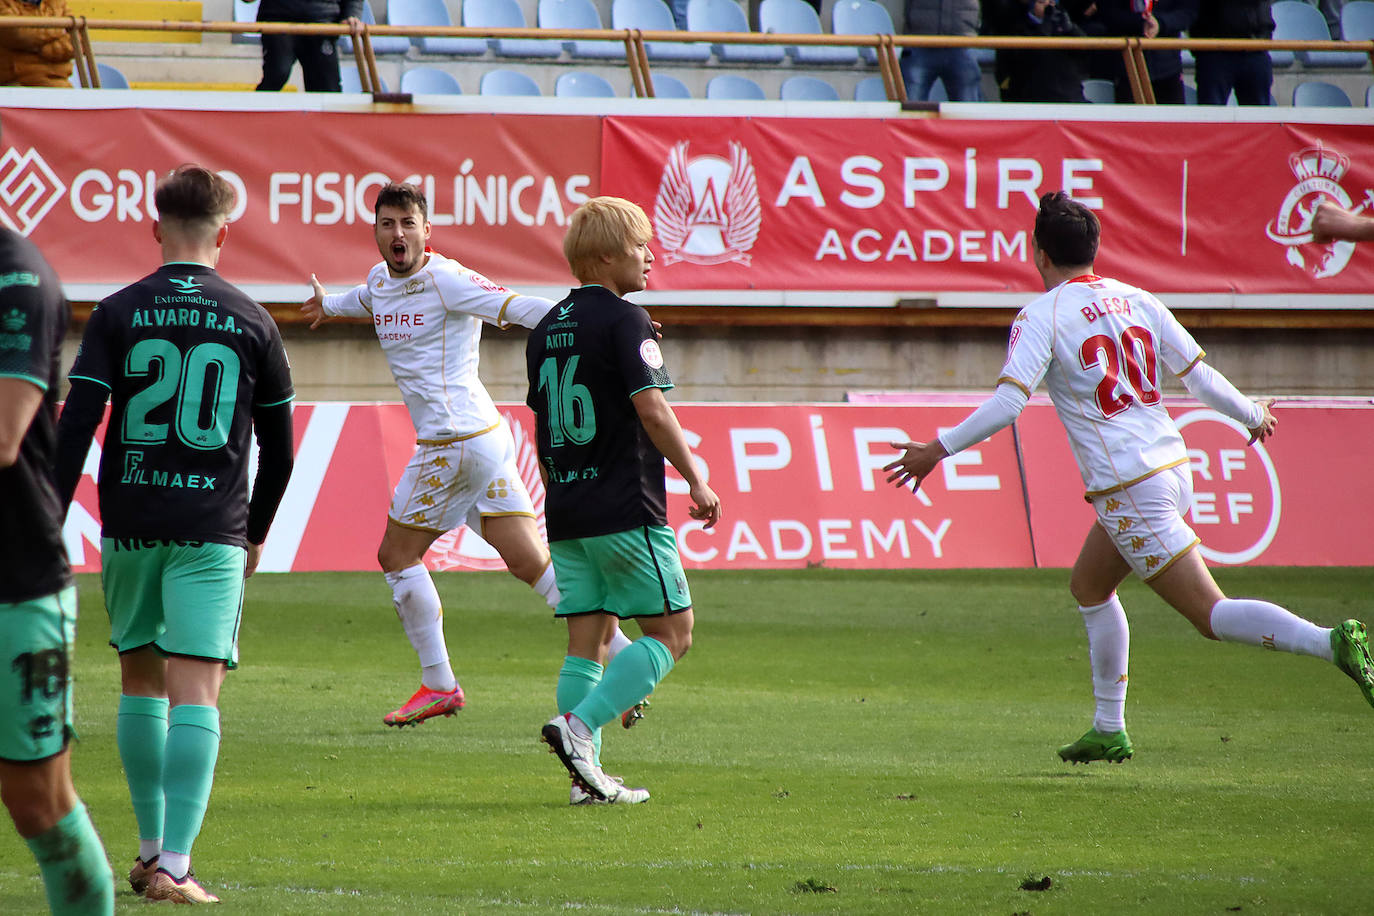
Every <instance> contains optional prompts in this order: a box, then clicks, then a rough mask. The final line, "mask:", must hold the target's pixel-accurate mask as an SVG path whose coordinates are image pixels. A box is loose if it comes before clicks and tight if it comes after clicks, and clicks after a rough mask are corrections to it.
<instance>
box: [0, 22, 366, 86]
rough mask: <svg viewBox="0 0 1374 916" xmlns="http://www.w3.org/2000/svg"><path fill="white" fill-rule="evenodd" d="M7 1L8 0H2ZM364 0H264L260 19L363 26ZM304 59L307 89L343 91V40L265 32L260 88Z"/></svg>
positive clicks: (283, 77) (278, 82)
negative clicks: (340, 68) (341, 59)
mask: <svg viewBox="0 0 1374 916" xmlns="http://www.w3.org/2000/svg"><path fill="white" fill-rule="evenodd" d="M0 2H4V0H0ZM362 14H363V0H262V4H261V5H260V6H259V7H258V22H329V23H334V22H342V23H346V24H348V25H352V26H361V25H362V20H361V19H360V18H359V17H360V16H362ZM296 61H300V62H301V75H302V76H304V77H305V91H306V92H339V91H340V90H341V88H342V87H341V86H340V83H339V40H338V38H336V37H335V36H333V35H283V34H277V35H269V34H267V33H266V32H264V33H263V36H262V82H260V83H258V91H259V92H276V91H277V90H279V89H281V87H283V86H285V85H286V81H287V79H289V78H290V76H291V68H292V66H294V65H295V62H296Z"/></svg>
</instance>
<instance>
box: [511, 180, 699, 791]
mask: <svg viewBox="0 0 1374 916" xmlns="http://www.w3.org/2000/svg"><path fill="white" fill-rule="evenodd" d="M652 237H653V230H652V228H651V227H650V225H649V219H648V217H647V216H645V215H644V211H643V210H641V209H640V208H639V207H638V206H636V205H635V204H633V203H630V202H629V201H627V200H622V199H620V198H618V197H596V198H593V199H592V200H589V201H588V202H587V203H585V204H583V205H582V206H581V207H579V208H578V209H577V210H576V211H575V212H574V213H573V215H572V218H571V219H570V221H569V225H568V233H567V235H566V236H565V237H564V240H563V252H564V254H565V255H566V256H567V258H568V265H569V266H570V267H571V268H572V273H573V276H575V277H576V278H577V280H578V281H579V282H580V283H581V284H582V286H580V287H579V288H577V289H574V290H573V291H572V292H571V293H570V294H569V295H568V297H567V298H565V299H564V300H563V301H561V302H559V303H558V304H557V305H556V306H554V307H553V309H552V310H551V311H549V313H548V314H547V315H545V316H544V317H543V319H542V320H541V321H540V322H539V324H538V325H537V326H536V327H535V329H534V330H533V331H532V332H531V333H530V336H529V340H528V342H527V344H526V347H525V362H526V372H527V373H528V375H529V383H530V388H529V396H528V398H527V399H526V402H527V403H528V404H529V406H530V409H532V410H533V411H534V415H535V426H536V429H537V436H538V442H539V461H540V473H541V475H542V476H543V479H544V483H545V486H546V488H547V490H548V496H547V499H546V500H545V503H544V509H545V517H546V524H547V529H548V535H549V549H550V552H551V553H552V555H553V564H554V568H555V569H556V570H557V572H558V582H559V587H560V588H561V589H562V593H563V594H562V600H561V601H560V602H559V603H558V606H557V608H556V610H555V614H556V616H558V617H562V618H563V619H565V620H566V621H567V623H568V653H567V656H566V657H565V658H564V660H563V667H562V669H561V670H560V672H559V677H558V688H557V703H558V711H559V715H558V716H556V717H555V718H554V719H553V720H552V721H550V722H549V723H548V724H546V725H545V726H544V727H543V729H542V731H541V736H542V738H543V740H544V741H545V742H546V743H548V745H549V746H550V748H551V749H552V750H553V751H554V753H556V754H557V755H558V757H559V759H560V760H561V761H562V762H563V765H564V766H565V767H566V768H567V769H568V772H569V774H570V775H571V776H572V778H573V782H574V786H573V793H572V798H571V800H572V802H573V803H574V804H578V803H580V802H582V801H590V802H605V803H612V804H634V803H637V802H642V801H646V800H648V798H649V793H648V792H647V791H646V790H644V789H632V788H627V787H626V786H625V785H623V784H622V783H621V782H620V781H619V780H617V779H615V778H614V777H610V776H607V775H606V774H605V772H604V771H602V769H601V766H600V761H599V747H600V733H601V728H602V726H604V725H605V724H606V723H608V722H611V721H612V720H614V719H615V718H616V717H617V716H619V715H621V713H622V712H623V711H624V710H628V709H631V708H632V707H634V706H635V704H637V703H639V702H640V701H641V700H642V699H643V698H644V697H646V696H648V695H649V694H650V693H652V692H653V689H654V686H655V685H656V684H657V683H658V682H659V681H661V680H662V679H663V678H664V677H665V676H667V674H668V672H669V671H671V670H672V668H673V666H674V665H675V664H676V663H677V661H678V660H679V659H681V658H682V656H683V655H684V654H685V653H686V652H687V650H688V648H689V647H690V646H691V644H692V622H693V617H692V596H691V592H690V591H689V590H688V588H687V577H686V576H685V575H684V574H683V571H682V562H681V560H680V559H679V557H678V551H677V542H676V539H675V537H674V535H673V530H672V529H671V528H670V527H668V520H667V490H666V487H665V481H664V469H663V460H664V458H667V460H668V461H669V462H671V463H672V465H673V467H674V468H675V469H676V470H677V472H678V473H679V474H681V475H682V479H683V480H685V481H686V482H687V485H688V487H689V495H690V498H691V500H692V508H691V510H690V513H691V516H692V518H694V519H697V520H699V521H701V522H703V523H704V524H705V526H706V527H708V528H709V527H711V526H713V525H715V523H716V522H717V521H718V520H719V519H720V500H719V499H718V498H717V497H716V494H715V493H714V492H712V491H711V488H710V487H708V486H707V485H706V482H705V481H704V480H703V479H702V477H701V475H700V474H699V473H698V472H697V468H696V465H695V463H694V462H693V460H692V455H691V451H690V450H689V448H688V446H687V441H686V439H685V437H684V436H683V434H682V427H681V426H679V425H678V421H677V416H676V415H675V414H674V413H673V409H672V407H671V406H670V405H669V404H668V401H667V400H666V399H665V398H664V396H663V392H664V390H666V389H668V388H671V387H672V380H671V379H670V378H669V376H668V370H667V369H666V368H665V367H664V364H663V354H662V352H661V351H660V349H659V345H658V334H657V332H656V331H655V329H654V326H653V322H652V321H650V319H649V315H648V313H647V312H645V311H644V309H642V308H640V307H639V306H637V305H634V304H633V303H630V302H627V301H625V299H624V298H622V297H624V296H626V295H628V294H630V293H634V292H638V291H640V290H642V289H644V288H645V286H646V285H647V283H648V276H649V269H650V264H652V263H653V259H654V256H653V253H652V252H651V251H650V250H649V240H650V239H651V238H652ZM626 618H632V619H633V620H634V621H635V622H636V623H638V624H639V628H640V630H641V631H642V632H643V634H644V635H643V637H642V638H640V639H637V640H635V642H634V643H633V644H631V645H630V646H629V647H628V648H626V649H624V650H623V651H621V652H619V653H618V654H616V655H615V656H614V657H613V658H609V661H608V652H607V647H608V646H609V644H610V642H611V639H612V637H613V636H614V634H615V632H616V631H617V629H618V620H623V619H626ZM603 663H604V667H603Z"/></svg>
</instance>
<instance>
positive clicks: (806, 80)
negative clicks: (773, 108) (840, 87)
mask: <svg viewBox="0 0 1374 916" xmlns="http://www.w3.org/2000/svg"><path fill="white" fill-rule="evenodd" d="M778 97H779V98H781V99H782V100H783V101H785V102H838V101H839V100H840V94H839V92H837V91H836V89H835V87H834V86H832V85H830V83H828V82H826V81H825V80H823V79H820V78H818V77H815V76H789V77H788V78H787V79H785V80H783V81H782V89H781V91H780V92H779V93H778Z"/></svg>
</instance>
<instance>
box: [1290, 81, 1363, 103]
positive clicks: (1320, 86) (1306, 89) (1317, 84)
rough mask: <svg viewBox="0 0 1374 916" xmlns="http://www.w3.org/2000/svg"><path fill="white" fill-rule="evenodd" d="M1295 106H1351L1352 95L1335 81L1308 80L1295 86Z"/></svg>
mask: <svg viewBox="0 0 1374 916" xmlns="http://www.w3.org/2000/svg"><path fill="white" fill-rule="evenodd" d="M1293 106H1294V107H1295V108H1314V107H1315V108H1350V107H1351V102H1350V96H1348V95H1346V94H1345V90H1344V89H1342V88H1341V87H1340V86H1337V85H1335V84H1333V83H1326V82H1322V81H1321V80H1308V81H1305V82H1301V83H1298V85H1296V86H1294V87H1293Z"/></svg>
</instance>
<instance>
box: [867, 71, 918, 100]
mask: <svg viewBox="0 0 1374 916" xmlns="http://www.w3.org/2000/svg"><path fill="white" fill-rule="evenodd" d="M932 88H933V87H932ZM854 101H856V102H886V101H888V97H887V87H886V86H884V85H883V78H882V77H881V76H865V77H864V78H863V79H861V80H859V82H858V85H856V86H855V87H854Z"/></svg>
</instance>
